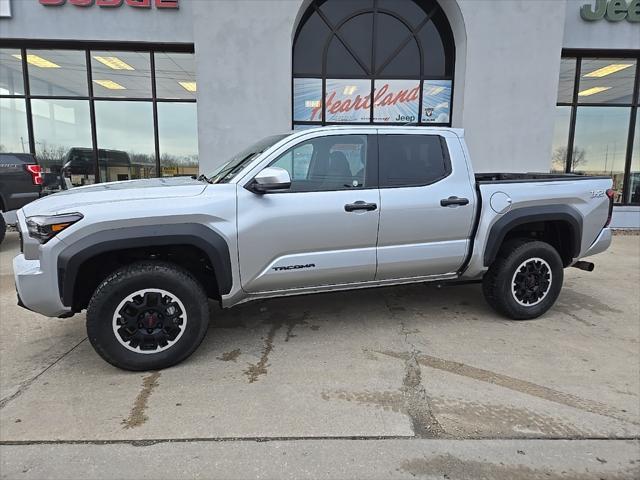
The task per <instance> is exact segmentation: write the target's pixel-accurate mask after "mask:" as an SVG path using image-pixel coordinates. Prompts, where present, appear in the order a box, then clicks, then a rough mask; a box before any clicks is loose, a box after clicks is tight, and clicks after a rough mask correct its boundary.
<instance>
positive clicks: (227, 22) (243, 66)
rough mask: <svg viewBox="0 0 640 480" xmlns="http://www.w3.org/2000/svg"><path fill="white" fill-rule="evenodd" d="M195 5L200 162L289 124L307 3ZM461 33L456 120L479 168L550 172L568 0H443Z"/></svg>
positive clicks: (272, 0) (229, 0)
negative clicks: (294, 60)
mask: <svg viewBox="0 0 640 480" xmlns="http://www.w3.org/2000/svg"><path fill="white" fill-rule="evenodd" d="M205 3H208V2H196V3H195V5H194V21H195V28H194V36H195V43H196V54H197V57H198V90H199V94H198V112H199V113H198V115H199V132H200V140H199V141H200V162H201V169H202V170H207V169H210V168H212V167H213V166H214V165H216V164H218V163H219V162H220V161H222V159H224V158H226V157H228V156H229V155H232V154H233V153H234V152H235V151H237V150H239V149H240V148H242V146H243V145H245V144H246V142H247V140H248V139H251V138H257V137H260V136H264V135H268V134H271V133H275V132H281V131H284V130H287V129H289V128H290V126H291V39H292V33H293V30H294V26H295V19H296V17H297V16H298V13H299V9H300V8H301V6H306V4H304V5H303V3H302V1H301V0H289V1H287V0H284V1H276V0H262V1H259V0H250V1H243V2H236V1H233V0H219V1H216V2H215V3H214V4H213V5H212V6H208V5H205ZM442 3H443V8H444V9H445V12H447V15H448V17H449V19H450V22H451V23H452V28H453V30H454V34H455V37H456V48H457V62H456V72H455V74H456V77H455V87H454V88H455V90H454V105H453V110H452V119H453V124H454V126H457V127H463V128H465V129H466V136H467V141H468V143H469V148H470V151H471V154H472V156H473V163H474V167H475V168H476V169H477V170H478V171H490V170H492V171H496V170H511V171H531V170H548V168H549V165H550V155H551V137H552V131H553V110H554V108H555V102H556V93H557V78H558V69H559V64H560V60H559V59H560V54H561V48H562V37H563V28H564V13H565V5H564V1H563V0H560V1H557V2H549V1H544V0H542V1H534V0H510V1H508V2H507V1H500V2H496V1H491V0H457V2H456V0H443V2H442Z"/></svg>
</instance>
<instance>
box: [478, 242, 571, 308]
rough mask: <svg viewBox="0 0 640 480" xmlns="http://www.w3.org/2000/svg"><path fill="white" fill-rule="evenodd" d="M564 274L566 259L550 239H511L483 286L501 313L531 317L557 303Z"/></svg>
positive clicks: (489, 298) (486, 276) (488, 297)
mask: <svg viewBox="0 0 640 480" xmlns="http://www.w3.org/2000/svg"><path fill="white" fill-rule="evenodd" d="M563 274H564V271H563V266H562V259H561V258H560V255H559V254H558V252H557V251H556V249H555V248H553V247H552V246H551V245H549V244H548V243H545V242H540V241H533V240H530V239H516V240H510V241H508V242H506V243H505V244H504V246H503V247H502V248H501V249H500V252H499V253H498V256H497V258H496V259H495V261H494V262H493V264H492V265H491V266H490V267H489V270H488V271H487V273H486V274H485V276H484V279H483V281H482V287H483V288H482V290H483V293H484V296H485V299H486V300H487V303H489V305H491V307H493V309H495V310H496V311H497V312H498V313H501V314H502V315H504V316H506V317H509V318H511V319H513V320H529V319H532V318H537V317H539V316H540V315H542V314H544V313H545V312H546V311H547V310H549V309H550V308H551V307H552V306H553V304H554V303H555V301H556V299H557V298H558V295H559V294H560V290H561V288H562V281H563V276H564V275H563Z"/></svg>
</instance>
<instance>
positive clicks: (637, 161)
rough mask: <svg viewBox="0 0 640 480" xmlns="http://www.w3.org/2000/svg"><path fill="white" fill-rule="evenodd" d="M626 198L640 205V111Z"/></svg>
mask: <svg viewBox="0 0 640 480" xmlns="http://www.w3.org/2000/svg"><path fill="white" fill-rule="evenodd" d="M625 197H626V198H625V201H626V202H628V203H634V204H636V205H637V204H640V110H639V111H637V112H636V133H635V136H634V137H633V153H632V154H631V169H630V170H629V189H628V190H627V193H626V194H625Z"/></svg>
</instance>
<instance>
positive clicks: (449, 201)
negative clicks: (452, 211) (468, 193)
mask: <svg viewBox="0 0 640 480" xmlns="http://www.w3.org/2000/svg"><path fill="white" fill-rule="evenodd" d="M450 205H461V206H462V205H469V199H468V198H458V197H449V198H443V199H442V200H440V206H442V207H448V206H450Z"/></svg>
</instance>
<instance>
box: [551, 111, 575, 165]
mask: <svg viewBox="0 0 640 480" xmlns="http://www.w3.org/2000/svg"><path fill="white" fill-rule="evenodd" d="M570 121H571V107H556V116H555V122H554V127H553V144H552V149H551V171H552V172H553V173H564V172H565V169H566V166H567V151H568V147H567V144H568V142H569V123H570Z"/></svg>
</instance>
